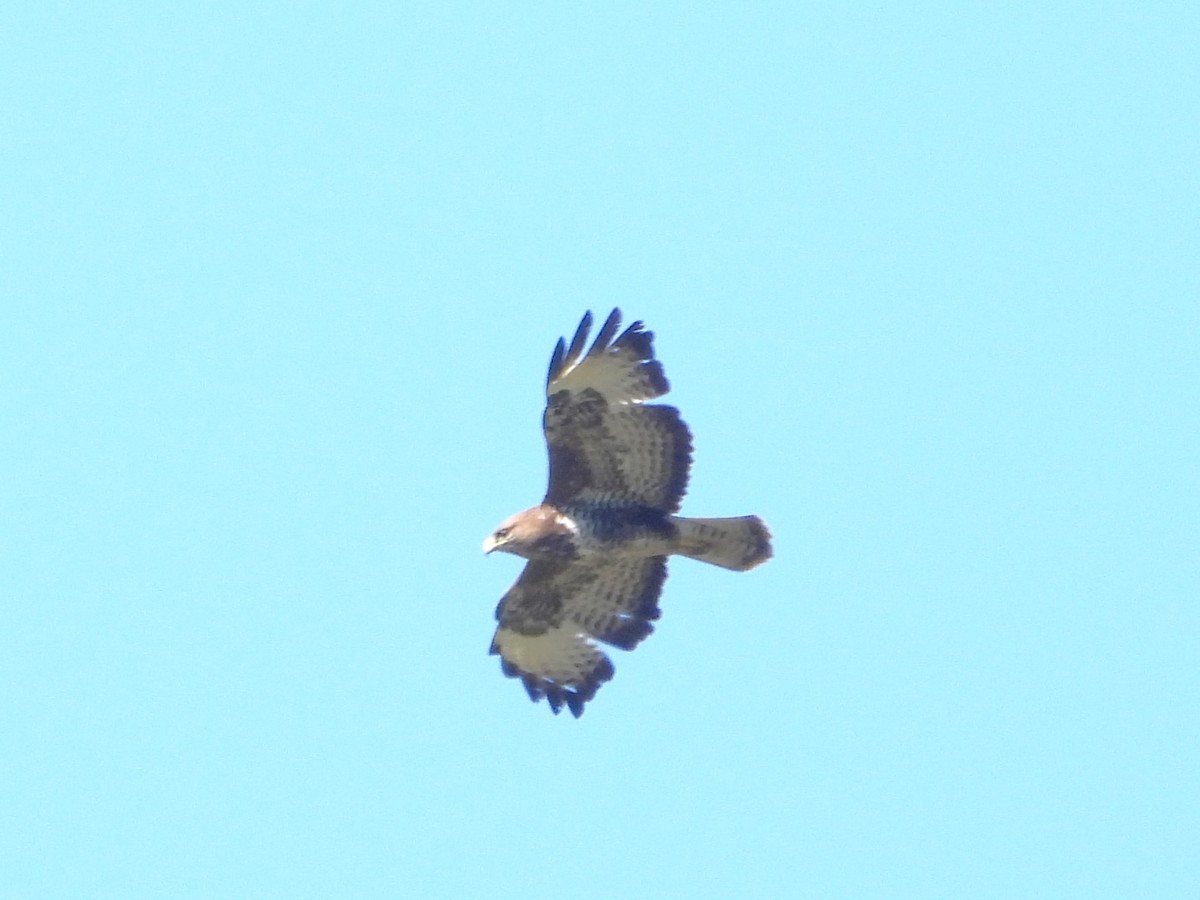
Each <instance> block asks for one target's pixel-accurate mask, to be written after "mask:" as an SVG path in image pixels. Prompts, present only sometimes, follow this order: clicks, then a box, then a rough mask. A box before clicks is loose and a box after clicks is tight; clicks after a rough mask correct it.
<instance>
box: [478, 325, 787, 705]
mask: <svg viewBox="0 0 1200 900" xmlns="http://www.w3.org/2000/svg"><path fill="white" fill-rule="evenodd" d="M619 323H620V312H619V310H613V312H612V314H611V315H610V316H609V317H608V320H607V321H606V322H605V323H604V325H603V327H602V328H601V329H600V333H599V335H598V336H597V338H596V341H595V343H593V345H592V347H591V349H590V350H589V351H588V352H587V353H586V354H584V353H583V347H584V344H585V343H586V341H587V335H588V331H589V330H590V328H591V314H590V313H589V314H587V315H585V316H584V319H583V321H582V322H581V323H580V326H579V329H578V330H577V331H576V333H575V337H574V339H573V340H572V342H571V345H570V347H569V348H568V347H566V345H565V344H564V342H563V341H561V340H560V341H559V343H558V347H557V348H556V349H555V352H554V356H553V358H552V359H551V362H550V372H549V376H548V378H547V386H546V394H547V403H546V412H545V416H544V420H543V425H544V429H545V434H546V443H547V448H548V451H549V455H550V485H549V488H548V489H547V492H546V497H545V499H544V500H543V501H542V503H541V504H539V505H538V506H535V507H532V508H531V509H527V510H525V511H524V512H521V513H518V514H517V515H515V516H512V517H511V518H509V519H507V520H505V521H504V522H502V523H501V524H500V526H499V527H497V529H496V530H495V531H494V532H493V533H492V534H491V536H489V538H488V539H487V540H486V541H485V542H484V549H485V550H486V551H487V552H491V551H492V550H502V551H505V552H508V553H513V554H516V555H518V556H521V557H524V558H525V559H526V560H528V563H527V565H526V567H525V569H524V571H523V572H522V573H521V576H520V578H518V579H517V582H516V584H514V585H513V586H512V588H511V589H510V590H509V591H508V593H506V594H505V595H504V597H503V599H502V600H501V601H500V605H499V607H498V608H497V610H496V618H497V620H498V621H499V627H498V628H497V629H496V635H495V637H494V638H493V640H492V647H491V650H492V652H493V653H497V654H499V655H500V657H501V668H502V669H503V671H504V673H505V674H506V675H510V676H512V677H518V678H520V679H521V680H522V682H523V683H524V685H525V688H526V690H527V691H528V692H529V695H530V697H531V698H532V699H534V700H538V699H540V698H542V697H545V698H546V699H547V700H548V702H549V703H550V705H551V708H552V709H553V710H554V712H556V713H557V712H558V711H559V710H560V709H561V708H562V706H563V705H566V706H567V707H568V708H569V709H570V710H571V712H572V713H574V714H575V715H576V716H578V715H580V714H581V713H582V711H583V706H584V703H586V702H587V701H588V700H590V699H591V698H592V697H593V696H594V695H595V693H596V690H597V689H598V688H599V686H600V685H601V684H602V683H603V682H605V681H607V680H609V679H610V678H611V677H612V674H613V668H612V663H611V661H610V660H609V659H608V657H607V656H605V655H604V653H603V652H602V651H601V650H600V649H599V648H597V646H596V641H600V642H602V643H606V644H610V645H612V646H615V647H620V648H622V649H626V650H631V649H633V648H634V647H635V646H636V645H637V644H638V643H639V642H640V641H641V640H642V639H643V638H645V637H646V636H647V635H649V634H650V633H651V632H652V631H653V630H654V626H653V625H652V624H651V623H652V622H653V621H654V620H656V619H657V618H658V617H659V615H660V612H659V609H658V597H659V594H660V593H661V590H662V585H663V581H664V580H665V579H666V560H667V557H668V556H670V555H672V554H680V555H684V556H689V557H691V558H693V559H699V560H702V561H704V562H710V563H713V564H714V565H718V566H722V567H724V568H728V569H734V570H737V571H745V570H747V569H750V568H752V567H754V566H756V565H758V564H759V563H761V562H764V561H765V560H767V559H768V558H770V556H771V545H770V534H769V532H768V531H767V529H766V526H764V525H763V523H762V521H761V520H760V519H758V517H756V516H741V517H737V518H731V519H692V518H685V517H682V516H678V515H675V513H676V512H677V511H678V509H679V501H680V500H681V498H682V497H683V493H684V491H685V489H686V487H687V478H688V471H689V468H690V465H691V450H692V443H691V434H690V433H689V431H688V429H687V426H686V425H685V424H684V423H683V421H682V419H680V417H679V412H678V410H676V409H675V408H674V407H671V406H659V405H647V404H645V402H644V401H645V400H648V399H653V398H654V397H658V396H661V395H662V394H664V393H666V391H667V389H668V385H667V380H666V378H665V376H664V375H663V372H662V366H661V365H660V364H659V363H658V362H657V361H656V360H655V359H654V352H653V346H652V339H653V335H652V334H651V333H650V332H647V331H643V330H642V327H641V323H640V322H635V323H634V324H633V325H632V326H630V327H629V328H628V329H626V331H625V332H623V333H622V334H621V335H620V336H619V337H616V339H615V340H614V335H615V334H616V330H617V327H618V325H619Z"/></svg>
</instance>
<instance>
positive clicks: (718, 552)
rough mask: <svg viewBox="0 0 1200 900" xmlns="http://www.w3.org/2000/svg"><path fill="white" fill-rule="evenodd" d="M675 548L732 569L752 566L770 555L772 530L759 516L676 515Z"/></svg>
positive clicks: (743, 570)
mask: <svg viewBox="0 0 1200 900" xmlns="http://www.w3.org/2000/svg"><path fill="white" fill-rule="evenodd" d="M671 521H672V522H673V523H674V525H675V527H676V528H677V529H678V530H679V536H678V538H677V539H676V544H675V547H674V551H675V552H676V553H679V554H682V555H683V556H687V557H690V558H692V559H698V560H700V561H701V562H706V563H712V564H713V565H714V566H721V567H722V568H724V569H733V570H734V571H735V572H745V571H746V570H747V569H753V568H754V567H755V566H757V565H758V564H759V563H764V562H766V561H767V560H768V559H770V558H771V553H772V550H771V532H769V531H768V530H767V526H766V525H765V524H764V523H763V520H762V519H760V518H759V517H758V516H735V517H733V518H729V519H693V518H684V517H682V516H676V517H674V518H673V519H672V520H671Z"/></svg>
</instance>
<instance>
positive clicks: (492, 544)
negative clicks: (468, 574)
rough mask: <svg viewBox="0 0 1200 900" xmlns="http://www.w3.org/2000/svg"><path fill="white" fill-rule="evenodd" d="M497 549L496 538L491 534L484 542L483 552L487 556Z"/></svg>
mask: <svg viewBox="0 0 1200 900" xmlns="http://www.w3.org/2000/svg"><path fill="white" fill-rule="evenodd" d="M495 549H496V536H495V535H494V534H489V535H488V536H487V539H486V540H484V542H483V552H484V553H485V554H486V553H491V552H492V551H493V550H495Z"/></svg>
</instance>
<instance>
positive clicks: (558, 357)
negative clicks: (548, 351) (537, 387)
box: [546, 338, 567, 387]
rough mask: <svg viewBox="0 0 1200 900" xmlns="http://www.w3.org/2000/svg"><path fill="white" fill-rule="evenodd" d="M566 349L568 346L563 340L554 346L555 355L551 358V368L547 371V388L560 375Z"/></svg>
mask: <svg viewBox="0 0 1200 900" xmlns="http://www.w3.org/2000/svg"><path fill="white" fill-rule="evenodd" d="M566 347H567V344H566V342H565V341H564V340H563V339H562V338H559V339H558V343H557V344H555V345H554V353H553V354H552V355H551V356H550V368H549V369H547V370H546V387H549V386H550V382H552V381H553V380H554V378H555V376H556V375H558V371H559V369H561V368H562V364H563V356H564V355H565V354H566Z"/></svg>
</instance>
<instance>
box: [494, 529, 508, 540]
mask: <svg viewBox="0 0 1200 900" xmlns="http://www.w3.org/2000/svg"><path fill="white" fill-rule="evenodd" d="M496 537H498V538H504V537H508V529H507V528H497V529H496Z"/></svg>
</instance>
